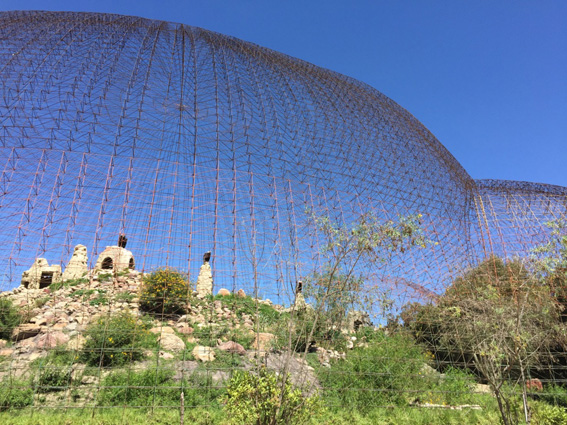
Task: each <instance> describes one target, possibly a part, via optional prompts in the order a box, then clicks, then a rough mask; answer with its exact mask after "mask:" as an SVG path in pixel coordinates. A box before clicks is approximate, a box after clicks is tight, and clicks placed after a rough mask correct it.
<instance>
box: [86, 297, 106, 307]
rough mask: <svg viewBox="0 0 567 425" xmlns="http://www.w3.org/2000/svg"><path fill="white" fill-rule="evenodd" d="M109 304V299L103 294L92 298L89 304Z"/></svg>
mask: <svg viewBox="0 0 567 425" xmlns="http://www.w3.org/2000/svg"><path fill="white" fill-rule="evenodd" d="M107 304H108V299H107V298H106V297H105V296H104V295H102V294H99V295H97V296H96V298H93V299H92V300H90V301H89V305H92V306H97V305H107Z"/></svg>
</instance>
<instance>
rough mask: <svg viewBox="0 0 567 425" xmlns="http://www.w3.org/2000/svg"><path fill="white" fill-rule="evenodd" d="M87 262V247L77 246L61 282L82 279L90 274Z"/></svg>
mask: <svg viewBox="0 0 567 425" xmlns="http://www.w3.org/2000/svg"><path fill="white" fill-rule="evenodd" d="M87 261H88V257H87V247H86V246H84V245H77V246H76V247H75V249H74V250H73V255H72V256H71V259H70V260H69V263H68V264H67V267H65V271H64V272H63V276H62V277H61V280H71V279H80V278H82V277H83V276H85V275H86V274H87V272H88V269H87Z"/></svg>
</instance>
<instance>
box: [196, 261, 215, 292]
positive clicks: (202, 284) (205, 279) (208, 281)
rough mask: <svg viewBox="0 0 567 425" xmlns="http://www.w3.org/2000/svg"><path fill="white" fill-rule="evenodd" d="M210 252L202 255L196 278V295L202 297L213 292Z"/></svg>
mask: <svg viewBox="0 0 567 425" xmlns="http://www.w3.org/2000/svg"><path fill="white" fill-rule="evenodd" d="M210 259H211V252H210V251H208V252H206V253H205V255H203V265H202V266H201V269H200V270H199V277H198V278H197V295H199V296H202V297H204V296H205V295H212V293H213V273H212V272H211V264H210V263H209V260H210Z"/></svg>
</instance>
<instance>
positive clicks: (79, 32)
mask: <svg viewBox="0 0 567 425" xmlns="http://www.w3.org/2000/svg"><path fill="white" fill-rule="evenodd" d="M0 58H1V59H0V78H1V81H2V85H1V87H2V96H1V97H0V120H1V123H2V126H1V128H0V131H1V133H0V166H1V178H0V225H1V230H0V242H1V243H2V245H3V247H4V249H3V250H1V251H0V289H1V290H2V291H4V292H2V293H0V326H1V327H2V329H0V336H1V337H2V338H3V339H2V340H0V344H2V346H0V379H2V383H3V385H2V387H3V388H2V390H0V402H1V403H0V404H2V406H0V409H9V408H22V407H26V406H32V407H34V408H60V407H65V408H71V407H81V408H85V407H88V408H92V409H99V408H100V409H103V408H108V407H114V408H118V407H153V408H157V407H173V406H175V407H177V408H179V407H180V403H183V404H184V406H185V407H186V408H189V407H191V408H193V407H209V408H213V407H215V408H218V409H220V408H221V406H222V405H225V407H226V406H229V407H227V408H228V409H230V405H231V402H230V397H229V396H227V395H226V394H227V389H226V388H227V385H228V387H229V389H230V385H236V384H229V383H230V382H238V380H236V381H233V380H234V376H235V371H236V370H243V371H247V372H248V373H249V375H246V376H248V379H266V380H269V379H271V375H270V374H269V372H266V371H272V372H278V375H277V376H279V378H278V379H279V380H280V381H281V380H282V379H283V378H282V377H285V376H287V375H288V374H289V379H290V380H291V382H292V383H293V385H294V386H295V387H297V388H300V389H302V391H303V393H304V395H306V396H313V395H315V394H317V397H320V398H321V399H322V400H323V401H324V404H325V405H327V406H330V407H331V408H332V407H345V406H351V407H352V406H357V407H359V408H360V409H361V410H365V409H370V408H377V407H392V406H398V407H408V406H411V407H416V408H419V407H420V406H421V407H423V406H426V405H427V406H430V407H431V406H456V405H459V406H462V405H469V406H472V407H473V408H476V407H482V408H486V406H489V407H488V408H493V409H494V410H496V407H495V406H496V404H495V403H496V402H500V401H501V397H502V400H504V402H505V403H506V402H508V401H509V398H506V397H507V395H506V394H508V393H510V394H523V395H524V401H525V400H526V399H527V398H530V400H535V401H537V402H538V403H544V402H549V403H551V404H561V403H563V402H564V401H565V400H567V391H564V390H563V386H562V385H563V384H564V381H563V379H564V372H562V370H563V367H564V366H563V364H564V363H565V361H566V358H565V356H564V350H563V347H564V341H563V337H562V335H563V333H564V332H563V319H564V316H563V314H562V306H563V304H564V300H565V298H564V297H563V287H564V285H563V283H565V270H566V267H567V242H566V240H567V239H565V233H566V232H565V219H566V218H567V217H566V216H567V189H565V188H563V187H556V186H550V185H543V184H532V183H523V182H505V181H492V180H490V181H488V180H482V181H477V180H474V179H472V178H471V177H470V176H469V175H468V174H467V172H466V171H465V170H464V169H463V167H462V166H461V165H460V164H459V163H458V162H457V161H456V160H455V158H454V157H453V156H452V155H451V154H450V153H449V152H448V151H447V150H446V149H445V148H444V147H443V145H442V144H441V143H439V142H438V141H437V140H436V139H435V137H434V136H433V135H432V134H431V133H430V132H429V131H428V130H427V129H426V128H425V127H424V126H423V125H422V124H421V123H419V122H418V121H417V120H416V119H415V118H414V117H413V116H412V115H411V114H409V113H408V112H407V111H406V110H404V109H403V108H401V107H400V106H399V105H397V104H396V103H395V102H393V101H392V100H391V99H388V98H387V97H386V96H384V95H383V94H381V93H379V92H378V91H376V90H375V89H373V88H371V87H369V86H367V85H365V84H363V83H360V82H358V81H355V80H353V79H351V78H348V77H345V76H343V75H340V74H337V73H334V72H332V71H328V70H325V69H321V68H318V67H316V66H314V65H311V64H309V63H307V62H304V61H301V60H298V59H294V58H291V57H289V56H286V55H283V54H280V53H277V52H274V51H271V50H269V49H266V48H263V47H259V46H256V45H254V44H251V43H247V42H244V41H241V40H238V39H235V38H231V37H227V36H224V35H220V34H216V33H213V32H210V31H206V30H203V29H200V28H195V27H190V26H186V25H182V24H173V23H167V22H162V21H152V20H146V19H141V18H136V17H127V16H118V15H104V14H93V13H62V12H57V13H55V12H4V13H1V14H0ZM562 238H563V239H562ZM494 300H497V301H498V303H497V305H496V304H494V305H493V302H494ZM528 306H531V307H532V308H531V309H530V308H528ZM533 307H538V308H535V309H534V308H533ZM542 311H543V312H544V313H545V314H543V313H542ZM538 314H539V315H538ZM508 319H510V320H508ZM512 319H515V320H512ZM508 321H510V322H513V323H515V327H514V326H512V324H513V323H509V327H506V326H504V324H505V323H508ZM477 322H478V323H477ZM469 324H472V325H475V324H477V325H478V326H476V325H475V326H476V327H475V326H472V328H471V327H468V325H469ZM495 324H500V326H501V328H502V329H505V334H506V335H505V336H502V335H495V333H494V332H493V333H490V332H489V331H488V330H489V329H490V328H494V325H495ZM528 324H529V325H530V326H528ZM543 330H546V331H545V332H543ZM483 332H484V333H483ZM543 334H545V335H543ZM473 335H484V339H482V341H476V340H475V339H474V338H473V337H472V336H473ZM487 335H488V336H487ZM526 335H530V336H531V337H527V336H526ZM516 336H517V339H518V342H517V344H516V345H513V346H509V344H508V342H509V341H510V340H514V338H515V337H516ZM544 336H545V337H544ZM497 337H498V338H501V339H498V338H497ZM486 341H491V343H490V344H488V345H487V346H484V345H483V343H484V342H486ZM522 350H523V351H522ZM488 359H493V361H492V363H491V362H489V361H488ZM491 368H492V369H491ZM489 371H492V372H491V373H489ZM236 376H237V377H238V376H239V375H238V374H237V375H236ZM243 376H244V375H243ZM274 376H276V375H274ZM499 383H500V384H501V385H502V386H500V387H499V386H498V385H499ZM540 387H541V388H540ZM282 388H283V387H282ZM499 391H501V393H502V394H499ZM181 394H183V397H184V401H183V402H180V397H181ZM229 394H230V393H229ZM534 394H536V395H534ZM255 396H256V397H260V395H258V394H256V395H255ZM227 397H228V398H227ZM282 397H283V396H282ZM536 399H537V400H536ZM227 400H228V401H227ZM514 400H515V399H514ZM542 400H543V401H542ZM566 403H567V402H566ZM527 404H528V403H527V402H526V403H524V405H527ZM477 405H478V406H477ZM490 406H492V407H490ZM534 409H535V411H537V406H536V407H534ZM298 410H300V409H295V410H294V411H298ZM512 410H513V409H512ZM516 410H518V409H516ZM280 413H281V412H280ZM524 413H525V414H526V415H528V411H527V409H526V410H525V412H524ZM278 414H279V413H278Z"/></svg>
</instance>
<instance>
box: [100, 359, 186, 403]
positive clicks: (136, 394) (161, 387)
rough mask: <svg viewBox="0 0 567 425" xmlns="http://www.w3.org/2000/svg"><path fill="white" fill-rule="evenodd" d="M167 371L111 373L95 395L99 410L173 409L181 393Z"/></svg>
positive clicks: (148, 370) (170, 371) (169, 371)
mask: <svg viewBox="0 0 567 425" xmlns="http://www.w3.org/2000/svg"><path fill="white" fill-rule="evenodd" d="M172 377H173V371H172V370H170V369H157V370H156V369H153V368H152V369H147V370H143V371H141V372H134V371H119V372H114V373H111V374H110V375H108V376H107V377H105V378H104V379H103V380H102V384H101V390H100V392H99V395H98V400H97V402H98V404H99V405H101V406H118V405H120V406H132V407H151V406H172V405H173V406H175V405H179V396H180V394H181V390H180V389H179V384H178V383H175V382H174V381H173V380H172Z"/></svg>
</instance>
